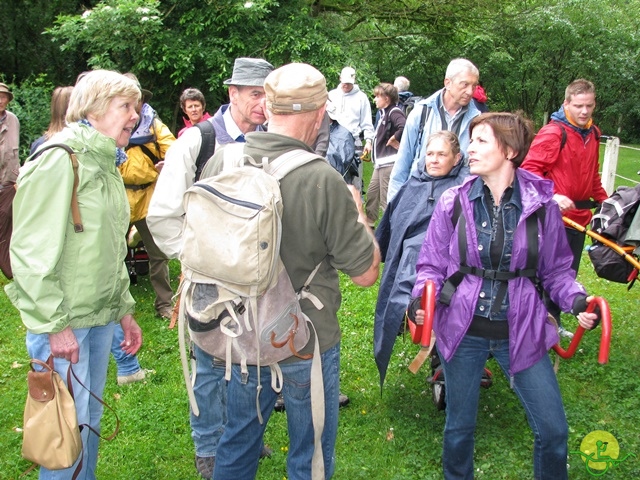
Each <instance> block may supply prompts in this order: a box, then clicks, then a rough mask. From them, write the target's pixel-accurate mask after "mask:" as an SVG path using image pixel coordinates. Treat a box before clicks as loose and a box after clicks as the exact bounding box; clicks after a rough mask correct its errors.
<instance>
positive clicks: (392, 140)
mask: <svg viewBox="0 0 640 480" xmlns="http://www.w3.org/2000/svg"><path fill="white" fill-rule="evenodd" d="M387 147H393V148H395V149H396V150H398V149H399V148H400V142H399V141H398V140H396V137H393V136H392V137H391V138H390V139H389V141H388V142H387Z"/></svg>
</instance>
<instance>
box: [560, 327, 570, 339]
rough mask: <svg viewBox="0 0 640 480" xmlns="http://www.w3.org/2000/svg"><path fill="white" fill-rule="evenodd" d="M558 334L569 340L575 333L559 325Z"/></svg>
mask: <svg viewBox="0 0 640 480" xmlns="http://www.w3.org/2000/svg"><path fill="white" fill-rule="evenodd" d="M558 335H560V336H561V337H562V338H567V339H569V340H571V339H572V338H573V333H571V332H570V331H569V330H567V329H566V328H564V327H558Z"/></svg>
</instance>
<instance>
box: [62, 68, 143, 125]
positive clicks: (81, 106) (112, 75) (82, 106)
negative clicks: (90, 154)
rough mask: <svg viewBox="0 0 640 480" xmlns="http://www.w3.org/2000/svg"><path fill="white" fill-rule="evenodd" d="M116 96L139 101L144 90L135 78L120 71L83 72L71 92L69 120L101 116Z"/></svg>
mask: <svg viewBox="0 0 640 480" xmlns="http://www.w3.org/2000/svg"><path fill="white" fill-rule="evenodd" d="M115 97H125V98H132V99H135V101H136V102H139V101H140V99H141V97H142V92H140V88H138V84H137V83H136V82H135V81H134V80H131V79H130V78H127V77H125V76H124V75H122V74H121V73H118V72H113V71H111V70H93V71H91V72H87V73H84V74H81V75H80V76H79V77H78V81H77V82H76V86H75V87H74V89H73V92H72V93H71V99H70V100H69V108H68V109H67V122H69V123H71V122H77V121H78V120H82V119H86V118H87V116H88V115H93V116H94V117H97V118H101V117H102V116H104V114H105V113H107V110H108V108H109V104H110V103H111V100H113V99H114V98H115Z"/></svg>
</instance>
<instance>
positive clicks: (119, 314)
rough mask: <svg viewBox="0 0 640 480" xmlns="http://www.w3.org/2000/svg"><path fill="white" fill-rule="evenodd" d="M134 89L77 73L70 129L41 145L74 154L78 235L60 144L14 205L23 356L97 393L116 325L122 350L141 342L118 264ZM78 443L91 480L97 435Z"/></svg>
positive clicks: (86, 414)
mask: <svg viewBox="0 0 640 480" xmlns="http://www.w3.org/2000/svg"><path fill="white" fill-rule="evenodd" d="M140 95H141V94H140V90H139V89H138V86H137V85H136V83H135V82H134V81H133V80H131V79H128V78H126V77H124V76H123V75H121V74H119V73H116V72H111V71H107V70H95V71H92V72H89V73H86V74H84V75H83V76H81V77H80V78H79V80H78V82H77V83H76V86H75V88H74V90H73V93H72V95H71V100H70V103H69V109H68V110H67V127H65V128H64V129H63V130H62V131H61V132H59V133H57V134H55V135H54V136H53V137H52V138H51V139H50V140H49V141H48V142H46V143H45V145H44V146H43V148H44V147H46V145H47V144H50V143H62V144H65V145H67V146H69V147H70V148H71V149H72V150H73V151H74V152H75V153H76V155H77V158H78V164H79V167H78V171H77V174H78V180H79V182H78V186H77V196H78V204H79V209H80V216H81V220H82V225H83V229H82V231H80V232H77V231H76V229H75V228H74V222H73V220H72V214H71V209H70V205H71V196H72V191H73V183H74V173H73V169H72V166H71V162H70V160H69V155H68V154H67V152H66V151H65V150H64V149H63V148H52V149H50V150H47V151H46V152H44V153H43V154H41V155H40V156H39V157H38V158H37V159H35V160H34V161H31V162H28V163H27V164H26V165H25V166H24V167H23V168H22V170H21V172H20V175H19V177H18V180H17V184H18V190H17V193H16V197H15V200H14V203H13V222H14V223H13V225H14V226H13V236H12V239H11V266H12V268H13V273H14V282H13V283H11V284H9V285H8V286H7V287H6V291H7V294H8V295H9V297H10V298H11V300H12V302H13V304H14V305H15V306H16V307H17V308H18V309H19V310H20V314H21V317H22V321H23V323H24V324H25V326H26V327H27V350H28V352H29V355H30V356H31V357H32V358H37V359H40V360H42V361H46V360H47V358H48V357H49V356H50V355H53V357H54V368H55V370H56V371H58V372H59V373H60V375H61V377H62V378H63V379H66V373H67V370H68V368H69V367H70V364H73V371H74V373H75V374H76V376H77V377H78V379H79V380H80V381H81V382H82V383H83V384H84V385H86V387H87V388H90V389H91V391H92V392H93V393H94V394H96V395H97V396H98V397H101V396H102V392H103V390H104V386H105V383H106V375H107V365H108V361H109V352H110V349H111V340H112V338H113V332H114V328H115V325H116V323H120V324H121V326H122V329H123V330H124V333H125V338H124V341H123V342H122V348H123V350H124V351H125V352H127V353H130V354H135V353H136V352H137V351H138V349H139V348H140V345H141V344H142V332H141V330H140V327H138V325H137V323H136V321H135V320H134V318H133V315H132V313H133V309H134V301H133V298H132V296H131V294H130V293H129V275H128V273H127V270H126V268H125V264H124V257H125V255H126V245H125V234H126V231H127V227H128V225H129V203H128V201H127V196H126V193H125V189H124V185H123V182H122V178H121V176H120V174H119V172H118V170H117V168H116V167H117V165H118V164H119V163H121V162H123V161H124V160H126V155H125V154H124V151H123V150H122V148H123V147H125V146H126V145H127V144H128V142H129V138H130V136H131V130H132V128H133V126H134V125H135V123H136V121H137V119H138V114H137V113H136V110H135V107H136V104H137V103H138V102H139V101H140ZM73 382H74V383H75V380H73ZM73 390H74V394H75V402H76V410H77V416H78V423H79V424H88V425H90V426H91V427H92V428H93V429H95V431H96V432H99V431H100V417H101V416H102V405H101V404H100V403H99V402H98V401H96V400H95V399H94V398H93V397H91V396H90V395H89V392H88V390H87V389H85V388H82V387H81V386H79V385H74V388H73ZM82 441H83V445H84V449H83V453H82V454H81V456H82V458H83V463H82V469H81V471H80V474H79V476H78V478H79V479H93V478H95V470H96V463H97V459H98V441H99V438H98V436H97V435H96V434H95V433H93V432H92V431H91V430H90V429H89V428H84V429H82ZM78 463H79V459H78V460H77V461H76V464H75V465H73V466H71V467H70V468H68V469H65V470H57V471H55V472H54V471H50V470H47V469H45V468H44V467H42V468H41V469H40V479H41V480H45V479H51V478H56V479H61V478H65V479H66V478H69V479H70V478H72V475H73V473H74V471H75V469H76V465H77V464H78Z"/></svg>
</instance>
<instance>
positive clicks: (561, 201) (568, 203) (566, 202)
mask: <svg viewBox="0 0 640 480" xmlns="http://www.w3.org/2000/svg"><path fill="white" fill-rule="evenodd" d="M553 199H554V200H555V201H556V203H557V204H558V206H559V207H560V211H561V212H562V213H564V212H566V211H567V210H573V209H574V208H576V205H575V203H573V200H571V199H570V198H569V197H565V196H564V195H560V194H559V193H556V194H554V195H553Z"/></svg>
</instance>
